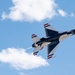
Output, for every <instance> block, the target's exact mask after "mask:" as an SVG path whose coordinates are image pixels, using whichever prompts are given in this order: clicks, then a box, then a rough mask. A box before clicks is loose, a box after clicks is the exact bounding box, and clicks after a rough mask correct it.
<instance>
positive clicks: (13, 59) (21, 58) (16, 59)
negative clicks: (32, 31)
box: [0, 48, 49, 70]
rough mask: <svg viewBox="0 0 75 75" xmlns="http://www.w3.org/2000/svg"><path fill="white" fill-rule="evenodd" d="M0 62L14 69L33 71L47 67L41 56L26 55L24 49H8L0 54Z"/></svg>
mask: <svg viewBox="0 0 75 75" xmlns="http://www.w3.org/2000/svg"><path fill="white" fill-rule="evenodd" d="M0 62H2V63H8V64H10V65H11V66H12V67H14V68H15V69H26V70H28V69H33V68H38V67H40V66H47V65H49V64H48V62H47V61H46V60H45V59H43V58H42V57H41V56H33V54H32V53H30V54H28V53H26V51H25V49H16V48H8V49H6V50H2V51H1V52H0Z"/></svg>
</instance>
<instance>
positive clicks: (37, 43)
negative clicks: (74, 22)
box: [32, 23, 75, 59]
mask: <svg viewBox="0 0 75 75" xmlns="http://www.w3.org/2000/svg"><path fill="white" fill-rule="evenodd" d="M44 28H45V33H46V37H42V38H39V37H37V35H35V34H32V41H33V42H34V43H33V44H32V47H33V48H34V51H33V55H37V53H38V52H39V51H40V50H41V49H43V47H45V46H47V54H48V56H47V57H48V59H49V58H52V56H53V55H54V52H55V49H56V47H57V46H58V44H59V43H60V42H61V41H62V40H64V39H65V38H67V37H69V36H72V35H74V34H75V29H73V30H71V31H65V32H62V33H59V32H58V31H56V30H55V29H54V28H53V27H52V26H51V25H50V24H48V23H46V24H44Z"/></svg>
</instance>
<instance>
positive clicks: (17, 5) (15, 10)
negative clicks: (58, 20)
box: [2, 0, 57, 21]
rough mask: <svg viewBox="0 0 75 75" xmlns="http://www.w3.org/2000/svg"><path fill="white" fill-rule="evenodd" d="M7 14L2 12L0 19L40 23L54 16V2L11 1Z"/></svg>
mask: <svg viewBox="0 0 75 75" xmlns="http://www.w3.org/2000/svg"><path fill="white" fill-rule="evenodd" d="M12 3H13V6H11V7H10V12H9V14H6V13H5V12H3V14H2V19H3V20H4V19H6V18H8V19H11V20H13V21H42V20H44V19H48V18H49V19H51V18H53V17H54V16H55V15H56V8H57V4H56V3H55V1H54V0H12Z"/></svg>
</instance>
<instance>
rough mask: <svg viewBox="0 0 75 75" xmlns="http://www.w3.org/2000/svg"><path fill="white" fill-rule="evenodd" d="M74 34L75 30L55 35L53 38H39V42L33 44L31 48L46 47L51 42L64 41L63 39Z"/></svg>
mask: <svg viewBox="0 0 75 75" xmlns="http://www.w3.org/2000/svg"><path fill="white" fill-rule="evenodd" d="M74 34H75V29H74V30H71V31H69V32H67V31H66V32H62V33H58V34H55V35H53V36H49V37H47V38H44V37H43V38H41V39H40V41H38V42H36V43H33V44H32V47H35V48H36V47H38V46H42V47H44V46H46V45H48V44H50V43H51V42H56V41H59V42H60V41H62V40H64V39H65V38H67V37H69V36H72V35H74Z"/></svg>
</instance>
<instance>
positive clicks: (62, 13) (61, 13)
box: [58, 9, 67, 17]
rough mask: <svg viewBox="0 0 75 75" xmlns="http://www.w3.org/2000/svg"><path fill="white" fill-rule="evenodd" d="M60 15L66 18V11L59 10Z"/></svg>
mask: <svg viewBox="0 0 75 75" xmlns="http://www.w3.org/2000/svg"><path fill="white" fill-rule="evenodd" d="M58 13H59V15H61V16H63V17H66V16H67V13H66V12H65V11H64V10H62V9H59V10H58Z"/></svg>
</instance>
